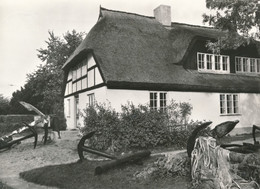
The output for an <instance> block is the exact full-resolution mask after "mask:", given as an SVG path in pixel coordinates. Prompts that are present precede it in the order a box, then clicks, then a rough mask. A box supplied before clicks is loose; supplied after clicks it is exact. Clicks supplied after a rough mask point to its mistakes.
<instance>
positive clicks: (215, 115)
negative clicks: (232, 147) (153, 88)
mask: <svg viewBox="0 0 260 189" xmlns="http://www.w3.org/2000/svg"><path fill="white" fill-rule="evenodd" d="M163 92H165V91H163ZM91 93H94V94H95V100H96V101H97V102H98V103H110V104H111V106H112V107H113V108H114V109H115V110H116V111H120V110H121V105H122V104H123V105H125V104H127V102H128V101H129V102H132V103H133V104H135V105H138V104H148V103H149V93H150V91H141V90H117V89H107V87H101V88H98V89H94V90H91V91H87V92H84V93H81V94H79V109H80V111H81V112H83V109H85V108H86V105H87V103H88V95H89V94H91ZM219 94H220V93H205V92H167V102H169V101H170V100H175V101H176V102H189V103H190V104H192V106H193V109H192V114H191V116H190V119H193V120H194V121H196V120H198V121H204V120H210V121H212V122H213V124H212V126H211V127H214V126H215V125H217V124H219V123H222V122H225V121H234V120H239V121H240V122H239V123H238V125H237V126H236V129H240V132H243V131H246V132H250V131H251V127H252V125H253V124H255V125H260V94H247V93H241V94H239V108H240V114H239V115H220V102H219ZM69 98H71V103H73V104H72V105H71V117H70V118H67V124H68V127H70V128H71V127H74V126H73V124H74V122H73V120H72V115H74V114H75V112H74V97H69ZM66 99H67V98H65V101H66ZM65 105H66V103H65ZM65 109H66V107H65ZM65 112H66V110H65ZM73 119H74V117H73ZM80 124H81V125H82V126H83V118H82V117H81V118H80ZM244 128H247V130H246V129H244ZM248 129H249V130H248ZM236 132H237V131H234V132H233V134H235V133H236Z"/></svg>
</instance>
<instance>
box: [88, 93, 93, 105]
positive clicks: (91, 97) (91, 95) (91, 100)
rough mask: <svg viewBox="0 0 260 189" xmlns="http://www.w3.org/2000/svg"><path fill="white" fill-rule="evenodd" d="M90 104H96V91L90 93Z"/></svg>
mask: <svg viewBox="0 0 260 189" xmlns="http://www.w3.org/2000/svg"><path fill="white" fill-rule="evenodd" d="M88 105H89V106H94V105H95V95H94V93H91V94H89V95H88Z"/></svg>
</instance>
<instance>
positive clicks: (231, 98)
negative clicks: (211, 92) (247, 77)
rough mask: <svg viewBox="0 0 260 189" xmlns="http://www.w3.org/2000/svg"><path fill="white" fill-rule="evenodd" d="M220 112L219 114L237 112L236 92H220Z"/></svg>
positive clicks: (237, 99)
mask: <svg viewBox="0 0 260 189" xmlns="http://www.w3.org/2000/svg"><path fill="white" fill-rule="evenodd" d="M220 114H221V115H235V114H239V96H238V94H220Z"/></svg>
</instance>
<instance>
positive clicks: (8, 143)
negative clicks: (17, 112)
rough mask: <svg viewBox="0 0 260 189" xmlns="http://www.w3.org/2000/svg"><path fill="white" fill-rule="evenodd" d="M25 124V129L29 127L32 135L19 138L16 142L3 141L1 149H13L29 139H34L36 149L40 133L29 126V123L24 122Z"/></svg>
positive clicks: (0, 145)
mask: <svg viewBox="0 0 260 189" xmlns="http://www.w3.org/2000/svg"><path fill="white" fill-rule="evenodd" d="M23 124H24V125H25V127H28V128H29V130H30V131H31V132H32V133H31V134H29V135H26V136H24V137H21V138H18V139H16V140H10V141H8V142H6V141H4V140H3V141H1V144H0V149H5V148H11V147H12V146H13V145H14V144H19V143H20V142H21V141H23V140H25V139H28V138H31V137H34V148H36V145H37V140H38V133H37V131H36V130H35V128H34V127H32V126H30V125H28V124H27V123H25V122H23ZM10 137H12V136H10Z"/></svg>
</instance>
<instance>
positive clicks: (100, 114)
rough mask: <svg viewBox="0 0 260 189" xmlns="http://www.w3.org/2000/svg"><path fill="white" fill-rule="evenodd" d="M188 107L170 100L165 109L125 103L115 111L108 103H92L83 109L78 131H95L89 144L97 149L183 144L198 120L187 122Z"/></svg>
mask: <svg viewBox="0 0 260 189" xmlns="http://www.w3.org/2000/svg"><path fill="white" fill-rule="evenodd" d="M191 110H192V106H191V105H190V104H189V103H176V102H174V101H172V102H171V103H170V105H168V106H167V111H155V110H150V108H149V106H147V105H138V106H135V105H133V104H132V103H128V104H126V105H122V107H121V111H120V113H118V112H116V111H115V110H114V109H112V108H111V106H110V105H105V104H97V103H96V104H95V105H94V106H89V107H87V108H86V109H85V110H84V114H83V116H84V127H83V128H81V131H82V132H83V133H88V132H90V131H93V130H95V131H97V132H96V133H97V134H96V135H95V137H93V139H92V140H90V145H92V146H93V147H95V148H97V149H100V150H111V151H128V150H136V149H143V148H155V147H159V146H176V147H179V148H182V147H184V146H186V141H187V138H188V136H189V134H190V132H191V130H193V128H194V127H195V126H196V125H197V124H198V123H197V122H188V116H189V115H190V114H191ZM183 124H186V125H185V126H183ZM177 126H178V127H177ZM170 128H171V129H170ZM169 131H171V132H169Z"/></svg>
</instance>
